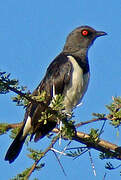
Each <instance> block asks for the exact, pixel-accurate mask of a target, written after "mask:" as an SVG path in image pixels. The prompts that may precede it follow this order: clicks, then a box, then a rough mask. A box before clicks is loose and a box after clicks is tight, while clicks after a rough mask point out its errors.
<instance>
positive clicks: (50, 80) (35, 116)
mask: <svg viewBox="0 0 121 180" xmlns="http://www.w3.org/2000/svg"><path fill="white" fill-rule="evenodd" d="M71 72H72V65H71V63H70V61H69V60H68V58H67V56H66V55H64V54H62V53H61V54H60V55H59V56H57V57H56V58H55V60H54V61H53V62H52V63H51V64H50V66H49V67H48V69H47V72H46V75H45V77H44V79H43V80H42V81H41V83H40V84H39V86H38V87H37V88H36V89H35V91H34V92H33V95H38V94H41V92H43V91H45V92H46V94H47V99H46V102H47V106H48V105H49V104H50V102H51V100H52V97H53V85H54V86H55V94H63V91H64V88H65V86H66V85H67V84H68V83H69V82H70V78H71ZM45 108H46V107H42V106H41V105H37V104H31V105H30V106H29V107H28V108H27V111H26V117H28V116H30V117H31V119H32V127H33V134H36V135H35V141H37V140H38V139H40V138H42V137H44V136H45V135H46V134H48V133H49V132H50V131H51V130H52V129H53V128H54V127H55V126H56V122H55V121H50V122H49V121H48V122H47V123H46V124H44V123H43V122H40V123H39V124H38V120H39V119H40V118H41V112H42V111H44V110H45Z"/></svg>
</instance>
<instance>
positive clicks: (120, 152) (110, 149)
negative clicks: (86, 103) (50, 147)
mask: <svg viewBox="0 0 121 180" xmlns="http://www.w3.org/2000/svg"><path fill="white" fill-rule="evenodd" d="M90 121H91V120H90ZM87 122H88V121H87ZM22 125H23V122H21V123H15V124H8V125H7V130H10V129H12V128H16V127H21V126H22ZM52 132H54V133H56V134H58V133H59V132H60V130H59V129H57V128H54V129H53V131H52ZM62 138H63V139H65V140H68V138H66V137H62ZM89 138H90V136H89V135H88V134H86V133H84V132H80V131H77V133H76V135H75V136H73V137H72V140H74V141H77V142H79V143H82V144H85V145H87V147H89V148H93V149H95V150H97V151H100V152H103V153H110V155H112V156H113V158H116V159H118V160H121V147H120V146H117V145H116V144H112V143H111V142H109V141H105V140H103V139H98V141H97V142H90V140H89ZM46 151H47V150H46ZM47 152H48V151H47Z"/></svg>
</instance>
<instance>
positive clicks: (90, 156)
mask: <svg viewBox="0 0 121 180" xmlns="http://www.w3.org/2000/svg"><path fill="white" fill-rule="evenodd" d="M88 152H89V158H90V162H91V165H92V169H93V173H94V176H96V170H95V166H94V163H93V159H92V155H91V152H90V149H88Z"/></svg>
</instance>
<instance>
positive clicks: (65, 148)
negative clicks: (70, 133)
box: [58, 141, 72, 159]
mask: <svg viewBox="0 0 121 180" xmlns="http://www.w3.org/2000/svg"><path fill="white" fill-rule="evenodd" d="M71 142H72V141H69V143H68V144H67V145H66V146H65V147H64V149H63V151H62V153H61V154H60V155H59V157H58V159H60V158H61V156H62V155H63V154H65V151H66V150H67V147H68V146H69V145H70V144H71ZM66 155H67V154H66Z"/></svg>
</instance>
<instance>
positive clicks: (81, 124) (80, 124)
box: [75, 118, 107, 128]
mask: <svg viewBox="0 0 121 180" xmlns="http://www.w3.org/2000/svg"><path fill="white" fill-rule="evenodd" d="M104 120H107V118H94V119H91V120H89V121H85V122H80V123H78V124H76V125H75V127H76V128H78V127H80V126H83V125H86V124H89V123H92V122H97V121H104Z"/></svg>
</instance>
